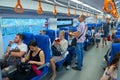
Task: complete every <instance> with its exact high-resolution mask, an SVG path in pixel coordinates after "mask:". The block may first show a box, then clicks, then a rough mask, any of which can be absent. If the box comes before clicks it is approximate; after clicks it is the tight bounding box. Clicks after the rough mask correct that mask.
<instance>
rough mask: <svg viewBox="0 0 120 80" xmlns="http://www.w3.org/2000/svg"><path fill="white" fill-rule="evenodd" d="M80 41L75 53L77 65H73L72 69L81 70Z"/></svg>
mask: <svg viewBox="0 0 120 80" xmlns="http://www.w3.org/2000/svg"><path fill="white" fill-rule="evenodd" d="M82 49H83V48H82V43H77V46H76V55H77V62H78V65H77V67H73V69H78V70H81V66H82V62H83V54H82V53H83V52H82Z"/></svg>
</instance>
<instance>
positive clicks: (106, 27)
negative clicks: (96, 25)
mask: <svg viewBox="0 0 120 80" xmlns="http://www.w3.org/2000/svg"><path fill="white" fill-rule="evenodd" d="M109 26H110V25H109V24H104V25H103V30H104V34H106V33H109Z"/></svg>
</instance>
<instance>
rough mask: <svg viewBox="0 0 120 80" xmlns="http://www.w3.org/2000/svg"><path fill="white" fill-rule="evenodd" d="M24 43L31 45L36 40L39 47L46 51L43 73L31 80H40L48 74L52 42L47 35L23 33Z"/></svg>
mask: <svg viewBox="0 0 120 80" xmlns="http://www.w3.org/2000/svg"><path fill="white" fill-rule="evenodd" d="M23 36H24V38H23V43H25V44H27V45H28V44H29V42H30V41H31V40H36V42H37V44H38V46H39V47H40V48H41V49H42V50H43V51H44V54H45V65H44V66H43V67H41V68H42V73H41V75H39V76H35V77H34V78H32V79H31V80H40V79H41V78H42V77H43V76H45V75H46V74H47V73H48V66H47V65H46V64H49V61H50V57H51V53H50V41H49V37H48V36H47V35H40V34H39V35H33V34H32V33H23Z"/></svg>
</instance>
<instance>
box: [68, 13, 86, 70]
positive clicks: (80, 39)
mask: <svg viewBox="0 0 120 80" xmlns="http://www.w3.org/2000/svg"><path fill="white" fill-rule="evenodd" d="M84 20H85V16H84V15H81V16H79V18H78V21H79V22H80V24H79V26H78V27H77V31H76V32H73V33H71V32H70V33H69V35H71V36H75V37H76V38H77V44H76V55H77V63H78V65H77V66H75V67H73V69H74V70H79V71H80V70H81V68H82V66H83V43H84V41H85V34H86V30H87V27H85V23H84Z"/></svg>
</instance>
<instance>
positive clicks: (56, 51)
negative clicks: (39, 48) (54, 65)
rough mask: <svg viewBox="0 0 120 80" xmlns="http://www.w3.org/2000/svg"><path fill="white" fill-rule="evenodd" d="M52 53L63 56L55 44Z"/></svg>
mask: <svg viewBox="0 0 120 80" xmlns="http://www.w3.org/2000/svg"><path fill="white" fill-rule="evenodd" d="M52 53H53V56H61V55H62V54H61V52H60V51H58V50H57V48H56V47H55V46H54V45H53V46H52Z"/></svg>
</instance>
